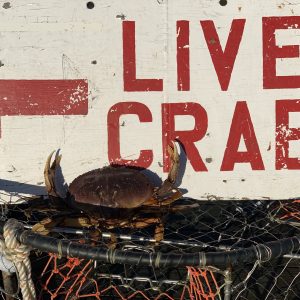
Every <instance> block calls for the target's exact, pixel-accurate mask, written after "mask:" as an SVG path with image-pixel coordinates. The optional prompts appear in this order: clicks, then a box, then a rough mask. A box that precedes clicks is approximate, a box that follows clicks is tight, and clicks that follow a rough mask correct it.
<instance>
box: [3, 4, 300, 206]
mask: <svg viewBox="0 0 300 300" xmlns="http://www.w3.org/2000/svg"><path fill="white" fill-rule="evenodd" d="M94 2H95V7H94V9H87V7H86V2H85V1H82V0H72V1H69V0H59V1H58V0H47V1H43V0H36V1H34V2H31V1H28V0H15V1H11V2H10V5H9V6H10V7H9V8H6V9H5V8H3V7H1V8H0V60H1V62H2V64H4V65H3V66H1V67H0V79H28V80H31V79H87V80H88V84H89V104H88V108H89V111H88V114H87V115H86V116H2V117H1V132H2V133H1V134H2V137H1V139H0V189H1V191H0V198H1V200H2V201H6V202H7V201H11V200H13V201H15V200H17V199H18V198H19V194H35V193H44V190H43V188H42V187H43V167H44V162H45V159H46V157H47V155H48V154H49V153H50V152H51V151H52V150H54V149H61V153H62V155H63V159H62V169H63V172H64V176H65V179H66V181H67V182H69V183H70V182H71V181H72V180H73V179H74V178H75V177H76V176H78V175H79V174H81V173H83V172H85V171H89V170H91V169H94V168H97V167H100V166H104V165H107V164H108V155H107V151H108V150H107V113H108V111H109V109H110V107H111V106H112V105H114V104H116V103H118V102H121V101H138V102H141V103H143V104H145V105H146V106H147V107H148V108H149V109H150V111H151V113H152V117H153V121H152V122H151V123H140V122H139V121H138V118H137V116H133V115H126V116H122V118H121V122H123V121H124V123H125V126H123V127H122V128H121V131H120V132H121V154H122V157H123V158H137V157H138V155H139V151H140V150H141V149H152V150H153V155H154V159H153V163H152V164H151V166H150V169H151V170H152V171H153V172H155V173H157V174H158V175H159V176H160V177H165V176H166V175H165V174H163V172H162V167H161V166H160V165H161V163H162V130H161V128H162V124H161V103H163V102H170V103H177V102H197V103H200V104H201V105H202V106H203V107H205V109H206V111H207V114H208V133H209V136H205V138H204V139H202V140H201V141H199V142H197V143H196V145H197V148H198V150H199V152H200V154H201V157H202V158H203V160H204V162H205V164H206V166H207V168H208V172H195V171H194V170H193V168H192V167H191V165H190V164H189V162H187V165H186V169H185V174H184V176H183V179H182V183H181V187H182V188H184V189H186V190H187V191H188V192H187V194H186V196H190V197H193V198H196V199H244V198H250V199H269V198H271V199H287V198H294V197H297V196H299V194H300V188H299V185H298V183H299V170H275V100H277V99H297V98H299V97H300V94H299V89H273V90H272V89H269V90H264V89H263V78H262V74H263V73H262V72H263V69H262V63H263V61H262V17H267V16H292V15H295V16H297V15H299V13H300V1H296V0H290V1H282V3H280V2H279V1H275V0H264V1H257V0H250V1H249V0H228V4H227V5H226V6H221V5H219V2H218V0H215V1H213V0H197V1H196V0H169V1H167V0H126V1H123V0H95V1H94ZM122 15H124V19H125V20H131V21H135V22H136V47H137V48H136V56H137V77H138V78H163V79H164V91H163V92H124V88H123V58H122V57H123V54H122V53H123V50H122V17H120V16H122ZM234 18H235V19H238V18H245V19H246V25H245V30H244V34H243V37H242V42H241V44H240V48H239V52H238V55H237V57H236V61H235V65H234V69H233V72H232V76H231V81H230V84H229V89H228V91H221V90H220V85H219V82H218V79H217V76H216V72H215V69H214V67H213V64H212V61H211V58H210V54H209V51H208V49H207V46H206V42H205V39H204V36H203V32H202V29H201V26H200V24H199V22H200V20H213V21H214V22H215V25H216V26H217V30H218V34H219V36H220V40H221V44H222V46H223V47H224V44H225V42H226V40H227V36H228V32H229V28H230V24H231V21H232V19H234ZM177 20H189V21H190V71H191V75H190V78H191V89H190V91H186V92H183V91H177V77H176V76H177V71H176V70H177V69H176V21H177ZM276 36H277V39H278V43H280V41H282V44H283V45H288V44H296V45H299V44H300V38H299V36H300V35H299V30H289V31H284V32H283V31H280V32H278V33H277V35H276ZM92 61H97V64H93V63H92ZM277 61H278V64H277V72H278V74H280V75H288V74H298V75H300V71H299V64H300V60H299V58H294V59H291V58H287V59H282V60H280V59H278V60H277ZM0 99H1V91H0ZM241 100H246V101H247V104H248V108H249V110H250V113H251V118H252V122H253V125H254V128H255V133H256V137H257V140H258V144H259V147H260V151H261V155H262V159H263V162H264V166H265V170H262V171H254V170H252V169H251V167H250V164H249V163H243V164H236V165H235V168H234V170H233V171H228V172H224V171H220V166H221V163H222V159H223V155H224V150H225V147H226V143H227V138H228V134H229V129H230V124H231V120H232V116H233V111H234V107H235V104H236V101H241ZM49 101H51V99H49ZM295 114H296V117H294V120H296V122H295V123H297V120H298V119H299V116H300V113H298V114H297V113H295ZM176 120H177V123H178V124H176V129H178V130H179V129H181V130H188V129H190V128H192V127H193V125H194V123H193V120H192V119H191V118H190V117H183V116H181V117H178V119H176ZM298 123H299V122H298ZM294 126H297V125H296V124H295V125H294ZM298 126H299V124H298ZM292 144H293V145H292ZM269 148H270V149H269ZM240 149H242V145H241V148H240ZM291 149H292V150H291V154H290V156H293V157H300V144H299V142H298V143H297V142H291ZM206 159H207V160H208V161H211V162H210V163H208V162H206Z"/></svg>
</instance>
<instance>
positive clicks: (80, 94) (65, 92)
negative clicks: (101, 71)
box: [0, 79, 88, 137]
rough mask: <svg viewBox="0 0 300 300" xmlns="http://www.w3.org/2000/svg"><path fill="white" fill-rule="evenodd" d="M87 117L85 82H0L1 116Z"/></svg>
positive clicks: (81, 80)
mask: <svg viewBox="0 0 300 300" xmlns="http://www.w3.org/2000/svg"><path fill="white" fill-rule="evenodd" d="M87 113H88V82H87V80H84V79H74V80H0V116H30V115H39V116H46V115H86V114H87ZM0 137H1V127H0Z"/></svg>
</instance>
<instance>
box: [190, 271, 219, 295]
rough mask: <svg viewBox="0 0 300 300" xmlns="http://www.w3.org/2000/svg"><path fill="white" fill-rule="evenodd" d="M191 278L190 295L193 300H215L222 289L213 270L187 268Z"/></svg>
mask: <svg viewBox="0 0 300 300" xmlns="http://www.w3.org/2000/svg"><path fill="white" fill-rule="evenodd" d="M187 268H188V272H189V277H190V284H189V295H190V299H193V300H214V299H216V297H217V296H219V295H220V287H219V285H218V283H217V280H216V278H215V275H214V273H213V271H212V270H208V269H200V268H193V267H187Z"/></svg>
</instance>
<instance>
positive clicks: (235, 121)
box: [221, 101, 265, 171]
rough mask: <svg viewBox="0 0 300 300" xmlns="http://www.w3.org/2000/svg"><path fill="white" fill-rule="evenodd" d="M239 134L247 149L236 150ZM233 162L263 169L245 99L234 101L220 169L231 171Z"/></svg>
mask: <svg viewBox="0 0 300 300" xmlns="http://www.w3.org/2000/svg"><path fill="white" fill-rule="evenodd" d="M241 136H243V138H244V142H245V145H246V148H247V151H245V152H244V151H238V149H239V144H240V140H241ZM235 163H250V164H251V167H252V170H264V169H265V168H264V163H263V161H262V157H261V154H260V151H259V146H258V143H257V140H256V136H255V132H254V128H253V124H252V121H251V117H250V113H249V110H248V106H247V102H246V101H238V102H237V103H236V107H235V111H234V115H233V118H232V123H231V127H230V132H229V137H228V141H227V145H226V149H225V153H224V157H223V162H222V166H221V171H232V170H233V168H234V165H235Z"/></svg>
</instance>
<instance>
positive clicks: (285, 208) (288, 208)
mask: <svg viewBox="0 0 300 300" xmlns="http://www.w3.org/2000/svg"><path fill="white" fill-rule="evenodd" d="M281 208H282V215H281V216H280V219H281V220H292V219H293V220H295V221H300V200H294V201H292V202H288V203H285V204H284V205H282V206H281Z"/></svg>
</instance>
